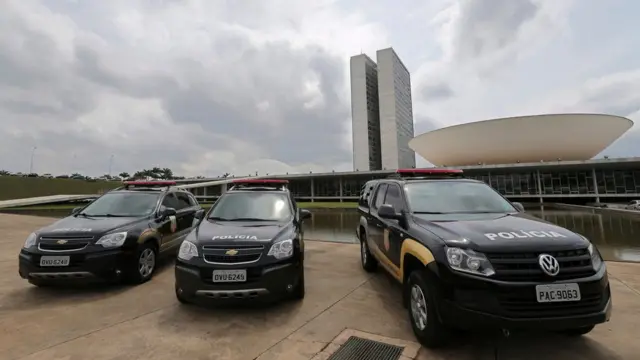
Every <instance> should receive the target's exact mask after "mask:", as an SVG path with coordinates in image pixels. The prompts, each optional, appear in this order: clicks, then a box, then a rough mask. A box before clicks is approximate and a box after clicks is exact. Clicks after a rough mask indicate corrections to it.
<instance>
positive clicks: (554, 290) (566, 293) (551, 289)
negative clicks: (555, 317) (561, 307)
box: [536, 284, 581, 303]
mask: <svg viewBox="0 0 640 360" xmlns="http://www.w3.org/2000/svg"><path fill="white" fill-rule="evenodd" d="M536 296H537V298H538V302H539V303H549V302H565V301H580V298H581V295H580V286H579V285H578V284H552V285H536Z"/></svg>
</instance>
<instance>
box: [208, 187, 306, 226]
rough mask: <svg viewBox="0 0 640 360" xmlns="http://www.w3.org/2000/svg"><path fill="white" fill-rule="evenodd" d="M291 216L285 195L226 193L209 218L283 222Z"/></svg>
mask: <svg viewBox="0 0 640 360" xmlns="http://www.w3.org/2000/svg"><path fill="white" fill-rule="evenodd" d="M292 214H293V210H292V208H291V203H290V202H289V199H288V195H287V194H286V193H264V192H248V191H247V192H227V193H225V194H224V195H222V196H221V197H220V198H219V199H218V201H217V202H216V203H215V205H214V207H213V209H212V210H211V212H210V213H209V218H214V219H218V220H228V221H241V220H256V221H283V220H287V219H289V218H290V217H291V216H292Z"/></svg>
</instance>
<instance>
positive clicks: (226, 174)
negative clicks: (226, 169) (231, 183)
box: [222, 173, 231, 178]
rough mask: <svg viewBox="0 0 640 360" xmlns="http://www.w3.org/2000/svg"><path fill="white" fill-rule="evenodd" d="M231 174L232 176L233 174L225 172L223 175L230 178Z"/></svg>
mask: <svg viewBox="0 0 640 360" xmlns="http://www.w3.org/2000/svg"><path fill="white" fill-rule="evenodd" d="M229 176H231V174H229V173H224V174H222V177H223V178H228V177H229Z"/></svg>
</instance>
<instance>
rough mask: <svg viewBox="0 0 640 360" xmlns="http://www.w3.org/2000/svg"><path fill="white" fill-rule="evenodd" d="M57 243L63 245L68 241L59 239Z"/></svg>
mask: <svg viewBox="0 0 640 360" xmlns="http://www.w3.org/2000/svg"><path fill="white" fill-rule="evenodd" d="M57 243H58V244H60V245H63V244H66V243H67V240H58V241H57Z"/></svg>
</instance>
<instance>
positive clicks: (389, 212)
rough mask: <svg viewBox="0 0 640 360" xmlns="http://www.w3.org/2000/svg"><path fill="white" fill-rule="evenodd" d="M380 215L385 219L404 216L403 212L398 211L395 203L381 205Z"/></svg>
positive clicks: (396, 218) (395, 218)
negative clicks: (394, 205)
mask: <svg viewBox="0 0 640 360" xmlns="http://www.w3.org/2000/svg"><path fill="white" fill-rule="evenodd" d="M378 216H380V217H381V218H383V219H390V220H400V219H402V217H403V216H402V214H399V213H397V212H396V209H395V208H394V207H393V205H390V204H382V205H380V207H379V208H378Z"/></svg>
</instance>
